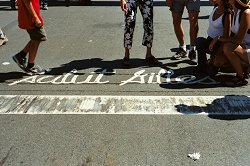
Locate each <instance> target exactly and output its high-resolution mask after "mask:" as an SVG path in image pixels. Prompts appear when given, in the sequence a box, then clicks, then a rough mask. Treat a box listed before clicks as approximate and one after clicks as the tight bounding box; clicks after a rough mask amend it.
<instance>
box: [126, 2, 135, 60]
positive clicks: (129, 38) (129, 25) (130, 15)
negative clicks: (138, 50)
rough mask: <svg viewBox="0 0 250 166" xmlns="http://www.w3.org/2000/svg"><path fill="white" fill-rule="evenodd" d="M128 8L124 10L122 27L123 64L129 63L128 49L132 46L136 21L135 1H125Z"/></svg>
mask: <svg viewBox="0 0 250 166" xmlns="http://www.w3.org/2000/svg"><path fill="white" fill-rule="evenodd" d="M127 5H128V10H127V11H126V12H125V28H124V41H123V44H124V50H125V56H124V58H123V62H124V64H125V65H129V55H130V54H129V50H130V49H131V48H132V42H133V36H134V28H135V22H136V13H137V3H136V1H133V0H128V1H127Z"/></svg>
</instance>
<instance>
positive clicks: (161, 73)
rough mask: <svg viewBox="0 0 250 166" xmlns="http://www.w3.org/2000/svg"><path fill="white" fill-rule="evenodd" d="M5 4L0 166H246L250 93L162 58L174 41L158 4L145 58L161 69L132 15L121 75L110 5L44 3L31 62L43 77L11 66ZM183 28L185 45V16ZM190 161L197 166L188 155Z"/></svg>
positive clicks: (13, 45)
mask: <svg viewBox="0 0 250 166" xmlns="http://www.w3.org/2000/svg"><path fill="white" fill-rule="evenodd" d="M7 3H8V1H3V0H0V26H1V27H2V29H3V30H4V32H5V33H6V34H7V37H8V39H9V42H8V43H7V44H6V45H4V46H2V47H0V70H1V72H0V113H1V114H0V130H1V132H0V165H4V166H5V165H18V166H19V165H27V166H30V165H35V166H37V165H39V166H40V165H42V166H45V165H46V166H47V165H48V166H50V165H52V166H54V165H55V166H57V165H58V166H62V165H65V166H66V165H70V166H71V165H72V166H79V165H84V166H85V165H93V166H95V165H97V166H99V165H105V166H113V165H114V166H116V165H122V166H124V165H129V166H131V165H159V166H165V165H173V166H176V165H192V166H193V165H197V166H201V165H204V166H211V165H213V166H215V165H216V166H217V165H218V166H221V165H227V166H231V165H232V166H235V165H237V166H246V165H249V162H250V158H249V154H250V141H249V138H250V132H249V127H250V121H249V118H250V99H249V91H250V88H249V87H250V86H249V85H247V86H244V87H238V88H229V87H225V86H224V84H223V81H225V80H227V79H231V78H232V75H233V73H219V75H218V76H217V77H216V78H210V77H207V76H197V75H195V74H194V73H193V67H195V64H194V63H192V62H190V61H189V60H188V58H186V59H182V60H179V61H172V60H170V57H171V56H172V55H173V54H174V53H175V51H176V50H177V47H178V42H177V39H176V37H175V34H174V30H173V26H172V19H171V13H170V11H169V10H168V8H167V7H166V6H164V2H163V1H158V2H155V4H156V5H155V8H154V26H155V27H154V32H155V35H154V45H153V54H154V56H155V57H156V58H158V60H159V61H160V62H161V63H160V64H159V65H157V66H151V65H149V64H148V63H146V62H145V60H144V58H145V48H144V47H143V46H141V41H142V34H143V30H142V19H141V16H140V13H138V15H137V24H136V29H135V35H134V41H133V48H132V50H131V66H130V67H129V68H128V67H124V66H123V65H122V58H123V55H124V52H123V44H122V43H123V41H122V40H123V28H124V17H123V13H122V12H121V10H120V7H119V6H117V5H118V4H119V3H117V1H114V2H104V1H95V2H93V5H91V6H77V5H73V6H69V7H65V6H64V5H63V4H62V3H55V2H54V3H51V6H49V10H47V11H42V16H43V18H44V20H45V29H46V32H47V36H48V40H47V41H46V42H43V43H42V44H41V45H40V48H39V51H38V56H37V61H36V62H37V64H38V65H40V66H42V67H44V68H46V69H47V70H48V72H47V73H46V74H45V75H43V76H28V75H26V74H25V73H23V72H22V70H21V69H19V68H18V66H17V65H16V64H15V63H14V62H13V60H12V56H13V55H14V54H15V53H17V52H18V51H20V50H21V49H22V48H23V47H24V46H25V44H26V43H27V42H28V40H29V38H28V35H27V33H26V32H25V31H24V30H20V29H19V28H18V26H17V11H13V10H10V8H9V7H8V6H7ZM207 4H208V3H207V2H204V1H203V2H202V7H201V12H200V17H199V36H200V37H206V29H207V26H208V15H209V14H210V12H211V10H212V6H208V5H207ZM183 25H184V29H185V34H186V36H185V39H186V43H187V44H189V37H188V35H187V34H188V31H189V24H188V19H187V13H184V15H183ZM194 153H198V154H200V157H199V158H197V160H194V159H192V158H190V157H188V155H189V154H194Z"/></svg>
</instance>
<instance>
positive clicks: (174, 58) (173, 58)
mask: <svg viewBox="0 0 250 166" xmlns="http://www.w3.org/2000/svg"><path fill="white" fill-rule="evenodd" d="M186 57H187V56H181V57H180V58H176V57H172V58H171V60H181V59H183V58H186Z"/></svg>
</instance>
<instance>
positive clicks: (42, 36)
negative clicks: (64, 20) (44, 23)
mask: <svg viewBox="0 0 250 166" xmlns="http://www.w3.org/2000/svg"><path fill="white" fill-rule="evenodd" d="M27 32H28V34H29V35H30V39H31V40H34V41H45V40H47V36H46V32H45V29H44V28H43V27H40V28H35V29H28V30H27Z"/></svg>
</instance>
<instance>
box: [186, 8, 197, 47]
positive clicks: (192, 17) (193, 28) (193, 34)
mask: <svg viewBox="0 0 250 166" xmlns="http://www.w3.org/2000/svg"><path fill="white" fill-rule="evenodd" d="M198 15H199V13H198V12H190V13H189V14H188V16H189V25H190V29H189V35H190V46H195V42H196V39H197V36H198V31H199V25H198Z"/></svg>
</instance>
